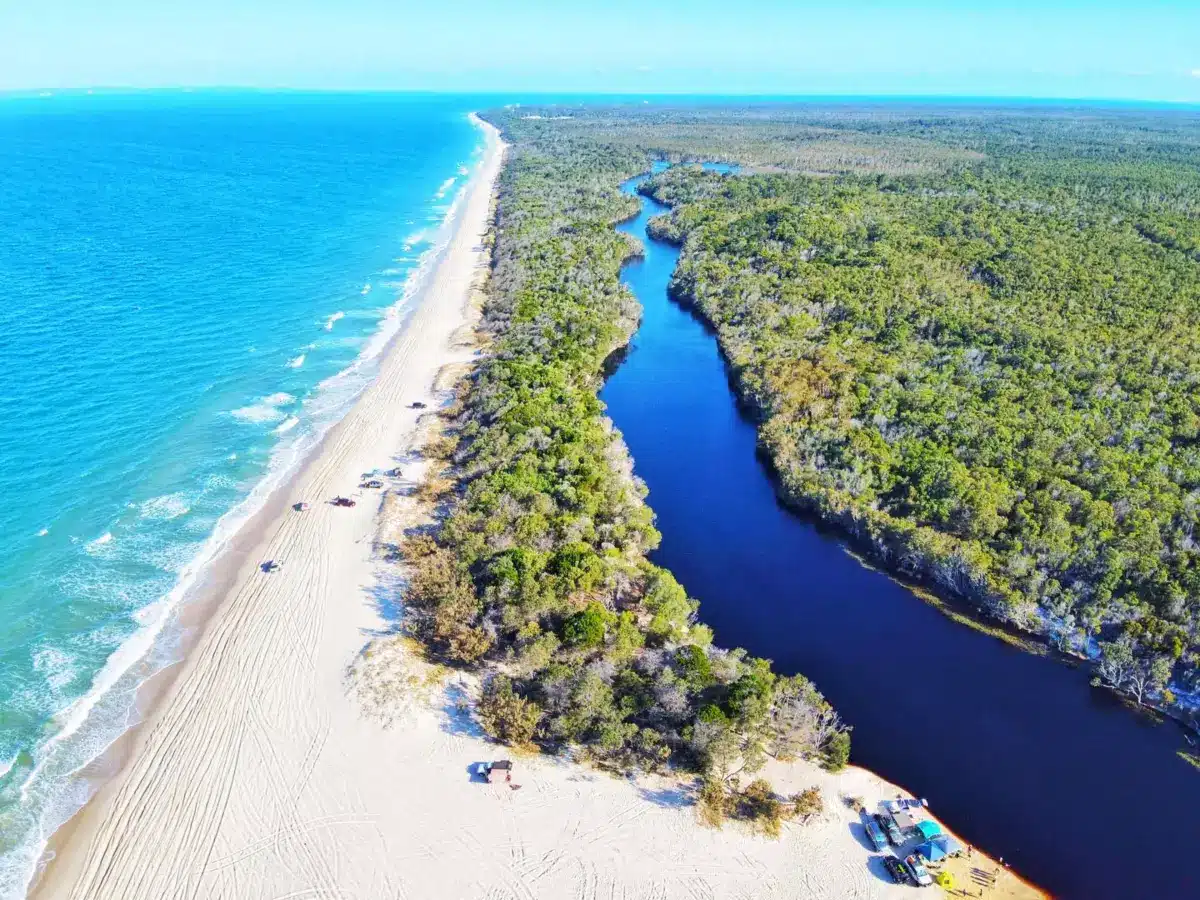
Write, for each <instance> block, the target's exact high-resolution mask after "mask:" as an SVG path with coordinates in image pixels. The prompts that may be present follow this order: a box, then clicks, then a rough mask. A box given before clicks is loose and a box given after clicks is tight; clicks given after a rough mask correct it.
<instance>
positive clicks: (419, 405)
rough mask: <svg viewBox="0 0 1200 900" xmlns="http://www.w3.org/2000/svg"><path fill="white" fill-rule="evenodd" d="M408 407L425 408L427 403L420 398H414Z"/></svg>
mask: <svg viewBox="0 0 1200 900" xmlns="http://www.w3.org/2000/svg"><path fill="white" fill-rule="evenodd" d="M408 407H409V409H424V408H425V404H424V403H422V402H421V401H420V400H414V401H413V402H412V403H410V404H408Z"/></svg>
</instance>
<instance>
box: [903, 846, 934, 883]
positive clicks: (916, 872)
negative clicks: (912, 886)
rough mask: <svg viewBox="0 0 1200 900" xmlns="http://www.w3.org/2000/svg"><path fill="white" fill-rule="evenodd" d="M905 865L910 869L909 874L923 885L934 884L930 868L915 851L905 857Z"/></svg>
mask: <svg viewBox="0 0 1200 900" xmlns="http://www.w3.org/2000/svg"><path fill="white" fill-rule="evenodd" d="M904 865H905V867H906V868H907V869H908V874H909V875H911V876H912V879H913V881H915V882H916V883H917V884H918V885H920V886H921V887H928V886H929V885H931V884H933V876H931V875H930V874H929V870H928V869H926V868H925V866H924V864H923V863H922V862H921V857H919V856H917V855H916V854H915V853H914V854H912V855H911V856H906V857H905V858H904Z"/></svg>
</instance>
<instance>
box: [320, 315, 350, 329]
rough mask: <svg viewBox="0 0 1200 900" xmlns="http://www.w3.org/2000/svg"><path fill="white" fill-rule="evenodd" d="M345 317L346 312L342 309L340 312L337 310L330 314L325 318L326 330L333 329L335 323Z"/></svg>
mask: <svg viewBox="0 0 1200 900" xmlns="http://www.w3.org/2000/svg"><path fill="white" fill-rule="evenodd" d="M344 318H346V314H345V313H344V312H341V311H340V310H339V311H338V312H335V313H334V314H333V315H332V316H330V317H329V318H328V319H326V320H325V330H326V331H333V323H334V322H336V321H337V320H338V319H344Z"/></svg>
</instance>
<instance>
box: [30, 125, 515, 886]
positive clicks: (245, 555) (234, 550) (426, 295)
mask: <svg viewBox="0 0 1200 900" xmlns="http://www.w3.org/2000/svg"><path fill="white" fill-rule="evenodd" d="M470 119H471V121H472V123H473V124H474V125H475V126H476V127H477V128H479V129H480V130H481V131H482V132H483V138H484V143H483V149H484V153H483V156H482V159H481V160H480V162H479V163H478V165H477V167H476V171H475V172H473V173H472V174H471V176H470V181H469V182H468V185H467V187H466V188H465V189H464V191H463V195H462V196H461V197H460V198H459V200H457V201H456V206H458V207H459V208H458V209H454V210H453V211H452V213H451V216H452V218H451V219H450V220H449V221H448V223H447V226H446V227H448V229H449V231H450V234H449V236H448V239H447V241H446V243H445V246H444V247H442V248H440V249H439V250H437V251H435V253H436V255H435V257H434V258H433V259H432V261H431V262H432V265H431V267H430V269H431V271H430V277H429V278H428V279H427V280H426V282H425V283H424V284H421V285H419V286H418V289H417V291H416V296H415V298H414V299H415V303H414V304H413V308H412V311H411V313H410V314H408V315H406V321H405V323H404V324H403V326H402V327H400V328H399V329H398V330H397V331H396V332H395V333H394V334H392V335H391V336H390V337H389V338H388V339H387V342H386V344H385V345H384V347H383V349H382V350H381V352H380V353H379V355H378V360H379V364H378V365H379V369H378V372H377V374H376V376H375V379H374V380H373V381H372V382H371V383H369V384H368V385H367V386H366V387H365V388H364V389H363V391H362V392H361V393H360V394H359V396H358V398H357V399H356V400H355V401H354V403H353V404H352V406H351V408H350V410H349V411H348V412H347V413H346V415H345V416H344V417H343V418H342V419H341V420H339V421H338V422H336V423H335V424H333V425H332V426H331V427H330V428H329V429H328V430H327V431H326V432H325V434H323V435H322V436H321V438H320V439H319V440H318V441H317V442H316V443H315V444H314V446H313V447H312V448H311V449H310V450H309V452H308V453H307V454H306V456H305V458H304V459H302V460H301V461H300V462H299V464H297V465H296V466H295V468H294V470H293V471H292V472H291V473H290V474H289V475H288V477H286V478H284V479H282V480H281V482H280V483H279V484H278V485H276V486H275V487H274V488H273V489H272V490H271V491H270V492H269V493H268V495H267V497H266V499H265V500H264V502H263V503H262V505H261V506H260V508H259V509H258V510H257V511H255V512H254V513H253V514H252V515H250V516H249V517H248V518H247V519H246V521H244V522H243V523H241V525H240V527H239V528H238V529H237V531H236V532H235V533H234V534H233V535H232V536H231V537H230V538H229V539H228V542H227V543H226V545H225V546H224V547H223V548H222V550H221V551H220V553H219V554H217V555H216V556H215V557H214V559H213V560H211V561H210V564H209V569H208V571H207V572H205V573H204V574H203V576H202V577H200V578H199V579H198V580H197V582H196V584H194V585H193V587H192V588H191V590H190V591H189V596H187V597H186V598H185V599H184V600H183V602H182V603H181V605H180V607H179V610H178V613H177V615H178V620H177V622H176V625H175V627H176V629H177V631H178V633H179V637H178V649H177V653H176V655H177V657H178V658H177V659H175V660H174V661H172V662H169V663H167V664H166V665H165V666H163V667H161V668H160V669H158V670H157V671H156V672H154V673H153V674H152V675H151V676H150V677H149V678H147V680H146V681H145V682H143V683H142V684H141V685H139V687H138V689H137V692H136V703H135V712H136V713H137V714H138V720H137V721H136V722H134V723H133V724H132V725H131V726H130V727H129V728H128V729H126V730H125V731H124V732H123V733H122V734H121V735H120V736H119V737H118V738H117V739H116V740H115V741H114V742H113V743H112V744H110V745H109V746H108V747H107V748H106V749H105V750H104V751H103V752H101V753H100V755H99V756H97V757H96V758H95V759H94V760H92V761H91V762H90V763H89V764H88V765H87V766H86V767H85V768H84V769H82V770H81V771H80V772H79V777H80V778H81V779H83V780H84V781H85V782H88V783H89V784H90V786H91V788H92V790H91V791H90V792H89V793H90V796H89V798H88V800H87V801H86V803H85V804H84V805H83V806H82V807H81V808H80V809H78V810H77V811H76V812H75V813H74V814H72V815H71V816H70V818H69V819H67V821H66V822H64V823H63V824H62V825H61V826H59V827H58V828H57V829H56V830H55V831H54V832H53V833H51V834H50V835H49V836H48V837H47V841H46V846H45V847H44V849H43V851H42V853H41V857H40V859H39V861H38V864H37V869H36V871H35V872H34V873H33V877H32V880H31V882H30V884H29V886H28V887H27V891H28V896H30V897H43V896H57V895H58V893H59V890H60V889H61V888H62V887H63V886H64V877H63V876H64V874H65V871H64V870H66V869H68V868H72V867H73V866H72V863H74V862H78V857H79V856H80V855H81V853H82V845H85V844H88V843H91V841H92V840H93V839H94V837H95V832H96V830H97V827H98V826H99V824H100V823H101V820H102V818H103V816H102V814H101V812H100V810H101V808H104V807H107V806H108V804H109V803H111V802H112V800H113V795H114V794H115V793H116V792H117V789H118V786H119V785H120V783H121V782H122V781H124V780H126V779H127V778H128V777H129V775H130V769H131V768H132V767H133V766H134V765H136V763H137V761H138V758H139V756H140V755H141V754H142V753H143V752H145V750H146V745H147V743H148V740H149V739H150V738H151V737H152V732H154V731H155V730H156V729H157V726H158V724H159V720H160V718H161V717H162V716H163V715H164V711H165V708H166V707H169V706H170V704H172V703H173V702H175V701H176V700H177V699H178V696H179V694H180V691H181V683H182V682H184V681H186V680H187V678H188V677H189V676H190V675H192V674H193V672H194V668H195V659H194V654H195V653H196V652H197V650H198V648H199V647H201V645H203V644H204V643H205V642H206V641H207V640H208V638H209V637H210V632H211V631H212V629H213V627H214V626H215V624H216V620H217V619H219V617H220V616H221V615H222V614H223V612H224V611H225V610H224V607H225V606H226V605H227V604H228V603H229V602H231V597H230V596H229V595H231V594H233V593H235V592H236V591H238V590H243V591H244V590H245V589H246V588H247V587H248V586H250V585H253V584H254V581H255V579H256V578H257V577H268V576H266V575H264V574H263V573H261V572H259V568H258V567H259V562H260V560H259V558H258V557H259V556H260V555H261V553H262V551H263V550H264V549H266V548H267V547H268V546H269V545H270V544H271V543H272V538H275V539H278V538H279V532H280V531H281V530H284V529H285V527H286V526H287V525H288V524H289V522H290V520H292V518H293V517H295V516H298V515H299V514H298V513H295V512H293V511H292V510H291V508H290V506H291V504H292V503H293V502H300V501H298V500H294V499H293V496H294V495H296V494H297V493H298V492H299V491H302V490H303V487H304V486H305V483H306V482H308V481H310V480H311V479H312V478H314V477H316V476H317V474H319V473H318V472H317V470H321V469H322V462H323V459H324V458H325V457H327V456H328V454H329V453H331V452H333V450H332V448H333V447H334V445H337V444H339V443H344V442H345V432H346V431H347V430H349V429H348V426H347V421H348V420H349V419H351V417H355V416H358V417H362V415H363V413H364V412H365V410H366V408H368V407H375V409H376V412H379V413H385V414H388V415H389V416H392V417H395V418H397V419H398V420H399V424H397V425H395V426H394V427H393V429H392V430H393V431H397V430H399V431H403V432H405V433H404V434H397V435H395V436H394V439H393V441H390V442H389V449H387V450H385V451H383V452H382V453H381V454H380V455H379V459H378V464H379V465H378V467H379V468H381V469H382V468H386V467H387V465H385V464H390V463H389V461H390V460H391V459H392V454H393V452H394V451H395V449H396V448H398V447H399V446H401V445H402V444H403V442H404V439H405V438H406V437H407V436H409V435H410V434H411V433H413V432H415V431H416V430H417V429H418V425H417V423H416V420H417V418H419V413H418V412H417V411H412V410H409V409H408V407H407V402H408V401H411V400H415V399H422V400H423V402H426V403H429V404H430V405H432V403H433V400H434V397H433V393H434V390H433V387H434V381H435V380H436V378H437V376H438V374H439V373H440V371H441V370H442V369H443V368H445V367H446V366H447V365H452V364H453V363H454V362H456V361H457V360H456V355H461V350H460V349H459V347H458V342H457V341H456V340H455V335H456V334H457V332H458V331H459V330H460V329H461V327H462V325H463V324H464V323H465V319H466V316H465V313H466V308H467V305H468V304H467V301H468V298H469V296H470V290H469V288H470V286H471V283H472V282H473V280H474V277H473V276H474V273H475V270H476V267H477V266H478V264H479V260H478V257H479V256H480V251H479V249H478V243H479V239H481V238H482V236H483V234H484V233H485V232H486V229H487V226H488V223H489V221H490V220H489V218H488V214H487V209H488V204H489V203H490V199H491V196H492V193H493V191H494V185H495V178H496V176H497V174H498V171H499V167H500V162H501V159H502V156H503V151H504V148H505V146H506V145H505V144H504V143H503V142H502V141H501V140H500V138H499V132H498V131H497V130H496V129H495V128H494V127H493V126H491V125H490V124H488V123H485V122H483V121H482V120H481V119H479V118H478V117H476V116H475V115H474V113H472V114H471V116H470ZM481 204H482V205H481ZM480 209H482V210H483V213H482V215H481V214H480ZM472 213H473V214H474V215H473V216H472V215H471V214H472ZM469 218H473V219H474V220H477V221H474V222H468V219H469ZM468 232H471V233H470V234H468ZM454 250H457V251H458V253H457V254H452V251H454ZM452 255H454V256H455V258H454V259H452V260H451V259H450V257H451V256H452ZM456 300H461V302H456ZM427 331H438V332H439V339H435V340H433V341H430V342H429V344H428V345H426V346H423V347H414V346H412V345H413V344H414V339H415V337H418V336H421V335H422V334H423V333H424V332H427ZM442 332H445V334H442ZM401 353H403V354H404V355H405V359H407V358H408V357H410V356H414V355H415V356H418V357H419V358H418V359H415V360H410V361H409V365H408V366H404V365H403V364H402V363H398V362H397V360H396V356H397V355H398V354H401ZM413 369H415V370H416V371H407V370H413ZM389 370H395V371H393V375H396V376H398V377H399V378H400V379H401V380H403V381H404V382H405V387H406V388H407V391H408V392H407V393H406V396H405V398H403V399H401V400H399V401H398V402H399V404H400V405H399V406H397V405H396V404H395V403H393V404H392V406H393V407H396V408H383V409H380V408H379V406H380V404H379V402H378V400H377V399H375V400H374V402H372V399H373V398H372V395H373V394H376V393H378V391H377V389H378V386H379V384H380V382H381V381H382V380H383V379H384V376H385V372H388V371H389ZM422 376H425V377H424V378H422ZM393 380H395V379H393ZM412 382H417V383H416V384H413V383H412ZM373 449H375V450H376V451H377V452H379V448H378V447H376V448H373ZM368 468H369V467H368ZM357 480H358V478H357V476H356V475H355V476H354V477H351V478H348V479H347V481H348V482H357ZM389 487H391V488H393V489H394V488H395V486H394V485H389ZM353 489H354V484H353V483H346V484H345V485H343V486H341V493H343V494H345V495H349V496H355V495H356V494H357V495H362V494H364V493H366V495H367V497H368V499H369V498H370V497H371V496H372V495H373V494H374V492H364V491H361V490H357V491H356V490H353ZM375 496H376V497H377V498H381V497H382V495H375ZM319 505H321V504H319V502H313V503H312V509H311V510H310V512H309V513H306V514H305V516H309V515H312V514H315V513H316V512H317V508H318V506H319ZM366 506H367V505H366V504H363V505H362V506H361V507H360V509H359V510H354V511H343V510H332V509H331V511H333V512H335V513H341V512H361V511H362V510H363V509H364V508H365V507H366ZM322 512H324V510H322ZM269 577H272V578H274V577H275V576H274V575H272V576H269ZM89 896H90V895H89Z"/></svg>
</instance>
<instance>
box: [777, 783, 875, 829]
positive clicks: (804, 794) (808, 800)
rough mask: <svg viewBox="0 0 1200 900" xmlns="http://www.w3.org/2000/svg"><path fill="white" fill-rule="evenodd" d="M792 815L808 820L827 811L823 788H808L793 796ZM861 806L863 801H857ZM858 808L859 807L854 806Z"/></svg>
mask: <svg viewBox="0 0 1200 900" xmlns="http://www.w3.org/2000/svg"><path fill="white" fill-rule="evenodd" d="M791 799H792V815H794V816H798V817H799V818H800V819H801V821H808V820H809V819H810V818H812V817H813V816H819V815H820V814H821V813H823V812H825V798H824V797H823V796H821V789H820V788H819V787H817V786H815V785H814V786H813V787H810V788H807V789H805V790H803V791H801V792H800V793H798V794H796V795H795V796H793V797H792V798H791ZM857 802H858V803H859V805H860V806H861V801H857ZM854 808H855V809H858V808H859V807H858V806H856V807H854Z"/></svg>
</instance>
